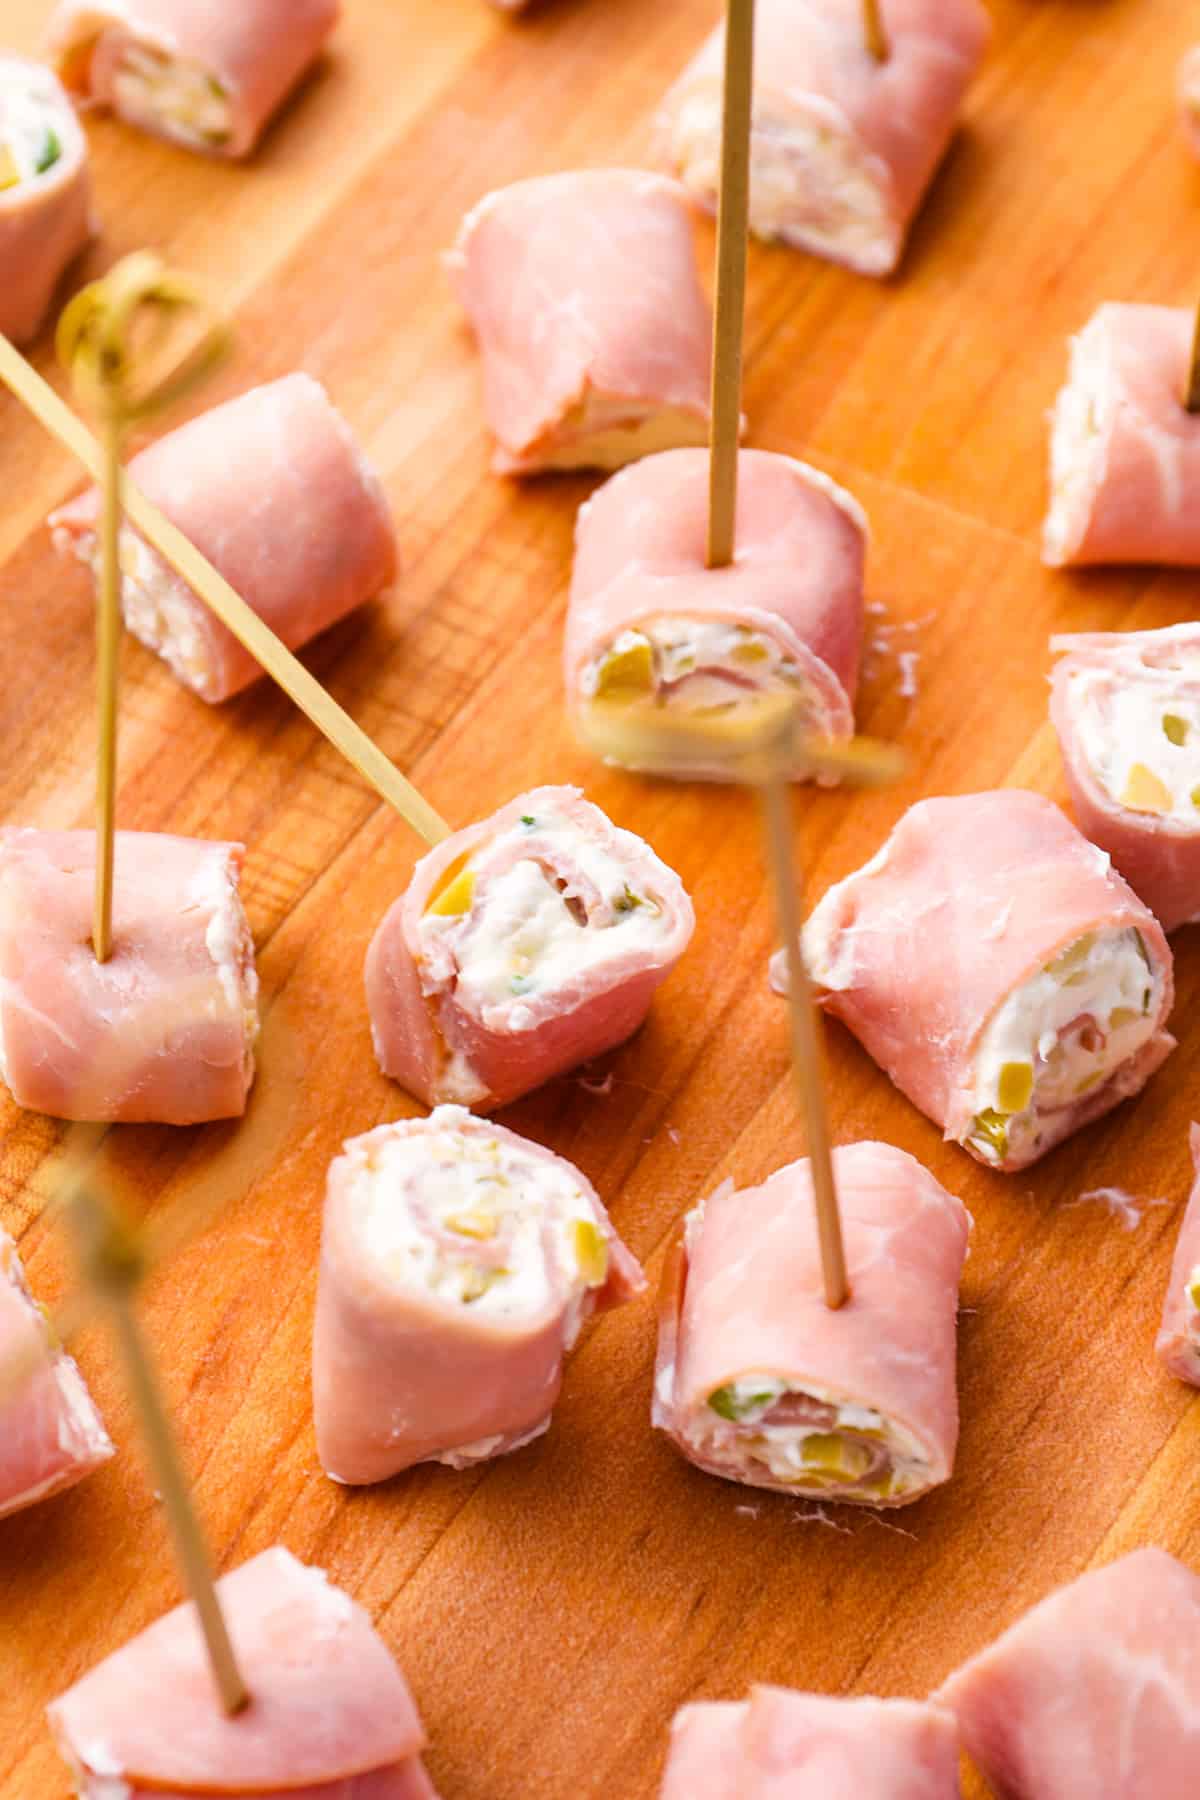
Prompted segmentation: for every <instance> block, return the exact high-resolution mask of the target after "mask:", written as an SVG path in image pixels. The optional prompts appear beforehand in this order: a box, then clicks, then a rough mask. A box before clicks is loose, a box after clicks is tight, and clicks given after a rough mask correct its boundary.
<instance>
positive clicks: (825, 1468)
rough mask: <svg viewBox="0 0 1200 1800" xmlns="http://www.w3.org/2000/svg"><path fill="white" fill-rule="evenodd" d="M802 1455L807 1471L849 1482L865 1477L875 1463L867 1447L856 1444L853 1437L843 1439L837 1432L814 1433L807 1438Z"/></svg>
mask: <svg viewBox="0 0 1200 1800" xmlns="http://www.w3.org/2000/svg"><path fill="white" fill-rule="evenodd" d="M800 1453H801V1455H802V1456H803V1458H804V1467H805V1469H806V1470H807V1469H816V1470H819V1471H821V1472H823V1473H826V1474H831V1475H837V1476H840V1477H841V1478H842V1479H843V1480H846V1481H857V1480H858V1478H859V1476H860V1475H865V1474H866V1472H867V1470H868V1469H869V1468H870V1466H871V1461H872V1456H871V1452H870V1450H868V1448H867V1446H866V1445H865V1444H856V1443H855V1442H854V1439H853V1438H845V1437H842V1435H841V1434H840V1432H836V1431H815V1432H813V1433H812V1435H811V1436H810V1437H806V1438H805V1440H804V1442H803V1444H802V1445H801V1452H800Z"/></svg>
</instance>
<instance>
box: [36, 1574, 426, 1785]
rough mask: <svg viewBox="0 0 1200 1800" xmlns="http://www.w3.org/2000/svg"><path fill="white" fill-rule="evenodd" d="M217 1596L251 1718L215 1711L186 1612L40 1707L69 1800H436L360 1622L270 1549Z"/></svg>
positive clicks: (321, 1579) (380, 1648) (395, 1692)
mask: <svg viewBox="0 0 1200 1800" xmlns="http://www.w3.org/2000/svg"><path fill="white" fill-rule="evenodd" d="M218 1588H219V1592H220V1595H221V1600H222V1604H223V1609H224V1612H225V1617H226V1622H227V1624H228V1626H229V1633H230V1637H231V1638H232V1639H233V1643H234V1648H235V1651H236V1653H237V1655H238V1659H239V1662H240V1664H241V1667H242V1669H243V1670H244V1672H245V1675H246V1679H247V1682H248V1684H249V1687H250V1691H251V1701H250V1705H249V1706H248V1707H247V1708H246V1710H245V1711H244V1712H242V1713H240V1714H238V1715H237V1716H236V1717H235V1718H229V1717H228V1716H227V1715H226V1714H225V1713H224V1712H223V1711H222V1709H221V1707H220V1705H219V1703H218V1700H217V1697H216V1693H215V1691H214V1688H213V1679H212V1673H211V1671H210V1668H209V1664H208V1660H207V1657H206V1654H205V1650H204V1641H203V1638H202V1636H201V1633H200V1628H199V1625H198V1623H197V1621H196V1617H195V1613H194V1611H193V1608H192V1607H191V1605H190V1604H189V1605H185V1606H178V1607H176V1608H175V1610H174V1611H173V1612H170V1613H167V1614H166V1615H165V1616H164V1617H163V1618H161V1619H158V1620H157V1621H156V1622H155V1623H154V1624H153V1625H151V1626H149V1627H148V1628H147V1630H145V1631H143V1632H142V1633H141V1634H140V1635H139V1636H138V1637H136V1638H133V1639H132V1640H131V1642H129V1643H128V1644H125V1645H124V1646H123V1647H122V1648H121V1649H120V1650H117V1651H115V1652H114V1653H113V1655H112V1656H109V1657H108V1658H106V1660H105V1661H104V1662H102V1663H100V1664H98V1665H97V1667H96V1668H94V1669H92V1670H91V1671H90V1673H88V1674H87V1675H85V1676H84V1677H83V1679H82V1680H81V1681H78V1682H76V1684H75V1686H74V1687H72V1688H69V1689H68V1690H67V1692H66V1693H65V1694H62V1695H60V1696H59V1698H58V1699H57V1700H55V1701H54V1702H53V1703H52V1704H51V1705H50V1706H49V1707H48V1708H47V1717H48V1719H49V1721H50V1728H51V1730H52V1732H53V1733H54V1738H55V1741H56V1743H57V1744H58V1746H59V1749H60V1751H61V1752H62V1755H63V1757H64V1758H65V1760H66V1761H67V1762H68V1763H69V1764H70V1765H71V1767H72V1769H73V1770H75V1771H76V1772H77V1780H78V1782H79V1791H80V1793H81V1795H82V1796H83V1797H84V1800H105V1797H106V1796H108V1795H110V1794H112V1793H114V1792H116V1791H119V1790H117V1789H116V1788H115V1787H114V1785H113V1784H114V1783H116V1782H123V1783H124V1784H125V1788H124V1790H120V1791H123V1792H127V1793H128V1796H129V1800H143V1797H145V1800H150V1797H151V1796H154V1797H155V1800H163V1797H164V1796H170V1797H172V1800H192V1796H201V1795H221V1796H223V1797H224V1800H242V1797H245V1800H250V1796H256V1797H260V1800H268V1797H274V1796H280V1797H282V1796H284V1795H286V1796H288V1800H424V1797H426V1796H428V1797H430V1800H436V1796H434V1794H433V1789H432V1788H431V1787H430V1786H429V1783H428V1780H427V1778H426V1777H425V1775H424V1771H423V1769H422V1766H421V1761H420V1754H421V1751H422V1749H423V1748H424V1746H425V1742H426V1739H425V1733H424V1731H423V1729H422V1727H421V1721H420V1719H419V1717H418V1715H417V1709H416V1706H415V1705H414V1703H413V1698H412V1695H411V1694H410V1693H409V1690H408V1685H407V1683H406V1682H405V1680H404V1676H403V1675H402V1674H401V1672H400V1670H399V1669H398V1668H397V1666H396V1664H395V1662H394V1661H393V1659H392V1656H391V1654H390V1652H389V1651H388V1649H387V1647H386V1646H385V1644H384V1643H383V1640H382V1639H381V1638H380V1637H379V1635H378V1633H377V1632H376V1630H375V1628H374V1626H373V1625H372V1623H371V1621H370V1619H369V1618H368V1616H367V1614H366V1613H365V1612H364V1611H363V1609H362V1607H360V1606H357V1605H356V1604H355V1603H354V1602H353V1601H352V1600H351V1599H350V1597H349V1595H347V1594H344V1593H343V1592H342V1591H341V1590H340V1589H339V1588H336V1587H333V1586H332V1585H331V1584H330V1583H329V1582H328V1581H327V1580H326V1578H325V1576H324V1574H323V1573H322V1572H321V1570H320V1569H310V1568H308V1567H306V1566H305V1564H303V1563H300V1562H297V1560H296V1558H295V1557H294V1556H292V1555H291V1554H290V1552H289V1551H287V1550H284V1549H281V1548H275V1549H272V1550H265V1551H263V1553H262V1554H261V1555H260V1556H256V1557H254V1558H253V1559H252V1560H251V1561H250V1562H248V1563H243V1564H242V1566H241V1568H239V1569H235V1570H234V1571H233V1573H232V1574H230V1575H226V1576H224V1577H223V1578H222V1580H221V1581H220V1582H219V1583H218Z"/></svg>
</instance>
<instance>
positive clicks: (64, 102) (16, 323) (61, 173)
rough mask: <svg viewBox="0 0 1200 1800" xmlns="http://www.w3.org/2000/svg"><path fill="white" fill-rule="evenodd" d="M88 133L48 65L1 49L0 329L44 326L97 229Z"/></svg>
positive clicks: (20, 334)
mask: <svg viewBox="0 0 1200 1800" xmlns="http://www.w3.org/2000/svg"><path fill="white" fill-rule="evenodd" d="M91 201H92V179H91V173H90V171H89V168H88V152H87V141H86V139H85V138H84V135H83V132H82V131H81V130H80V129H79V121H78V120H77V119H76V117H75V114H74V111H73V110H72V107H71V102H70V101H69V100H68V98H67V96H66V94H65V93H64V92H63V90H62V88H61V86H60V85H59V83H58V81H57V80H56V79H55V77H54V76H53V75H52V74H51V72H50V70H49V69H46V68H43V67H42V65H41V63H36V62H31V61H29V59H28V58H26V57H24V56H11V55H0V332H2V333H3V334H4V336H5V337H8V338H11V339H12V340H13V342H14V343H17V344H25V343H28V341H29V340H30V338H32V337H34V336H35V335H36V334H37V332H38V331H39V329H40V328H41V324H42V320H43V319H44V318H45V316H46V314H47V312H48V311H49V309H50V302H51V301H52V300H53V298H54V290H55V289H56V288H57V286H58V284H59V281H60V279H61V278H62V275H63V272H64V271H65V269H66V267H67V264H68V263H69V262H71V261H72V260H73V259H74V258H75V257H76V256H77V255H78V254H79V252H80V251H81V250H82V249H83V247H84V245H85V244H86V243H87V241H88V239H89V238H90V237H91V235H92V207H91Z"/></svg>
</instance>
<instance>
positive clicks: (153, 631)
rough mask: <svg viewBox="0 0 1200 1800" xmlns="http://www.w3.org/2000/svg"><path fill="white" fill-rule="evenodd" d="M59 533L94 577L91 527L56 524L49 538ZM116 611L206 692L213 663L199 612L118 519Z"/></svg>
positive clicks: (96, 549) (96, 550)
mask: <svg viewBox="0 0 1200 1800" xmlns="http://www.w3.org/2000/svg"><path fill="white" fill-rule="evenodd" d="M64 539H65V540H66V542H67V543H68V544H69V547H70V550H71V553H72V555H74V556H75V558H76V559H77V560H78V561H79V562H81V563H85V564H86V565H87V566H88V568H90V569H91V571H92V575H93V577H94V579H95V581H96V583H97V585H99V582H100V545H99V540H98V538H97V535H96V533H95V532H94V531H83V532H78V533H73V532H66V531H64V530H62V529H61V528H60V530H59V532H58V533H56V536H55V542H56V544H57V545H59V546H60V547H61V545H62V543H63V541H64ZM119 554H120V559H121V575H122V578H123V579H122V581H121V617H122V618H123V619H124V621H125V626H126V628H127V630H128V631H129V632H130V633H131V634H132V635H133V636H134V637H135V638H136V639H137V640H138V642H139V644H144V645H145V646H146V648H147V650H150V651H153V653H154V655H155V656H161V658H162V660H163V661H164V662H165V663H166V665H167V667H168V668H169V669H170V671H171V673H172V674H173V675H174V676H175V677H176V678H177V680H179V681H182V682H183V684H184V686H185V687H189V688H191V689H192V690H193V692H194V693H197V694H201V695H205V696H206V695H207V693H208V691H209V688H210V687H211V684H212V677H213V667H212V658H211V655H210V652H209V644H208V639H207V637H206V636H205V634H204V632H203V630H202V628H201V623H200V620H201V612H200V608H199V605H198V603H197V601H196V600H195V599H194V597H193V596H192V594H191V591H190V589H188V590H184V591H181V589H180V586H179V582H178V580H177V579H176V577H175V576H174V574H173V573H172V570H171V568H170V566H169V564H168V563H166V562H165V561H164V560H163V558H162V557H161V556H159V554H158V553H157V551H155V550H153V549H152V548H151V546H150V545H149V544H147V543H146V541H145V539H144V538H141V537H139V535H138V533H137V532H136V531H134V530H133V529H132V528H131V527H130V526H128V525H122V527H121V533H120V540H119Z"/></svg>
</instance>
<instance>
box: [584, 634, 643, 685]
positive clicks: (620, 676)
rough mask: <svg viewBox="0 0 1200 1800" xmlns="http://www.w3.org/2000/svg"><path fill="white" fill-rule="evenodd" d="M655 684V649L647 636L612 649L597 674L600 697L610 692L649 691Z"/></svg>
mask: <svg viewBox="0 0 1200 1800" xmlns="http://www.w3.org/2000/svg"><path fill="white" fill-rule="evenodd" d="M653 686H654V651H653V650H652V648H651V646H650V642H649V640H648V639H647V638H642V639H640V640H639V641H638V642H637V643H635V644H629V645H627V646H626V648H625V649H623V650H612V651H610V652H609V654H608V655H607V656H606V657H605V659H604V661H603V662H602V663H601V664H600V668H599V670H598V671H597V676H596V693H597V696H600V697H603V696H605V695H609V694H648V693H649V692H650V690H651V688H652V687H653Z"/></svg>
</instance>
